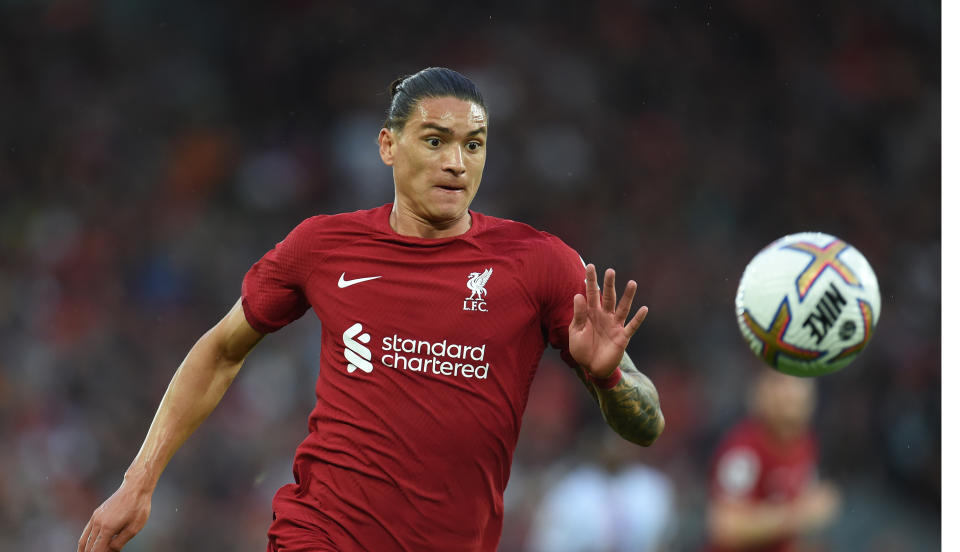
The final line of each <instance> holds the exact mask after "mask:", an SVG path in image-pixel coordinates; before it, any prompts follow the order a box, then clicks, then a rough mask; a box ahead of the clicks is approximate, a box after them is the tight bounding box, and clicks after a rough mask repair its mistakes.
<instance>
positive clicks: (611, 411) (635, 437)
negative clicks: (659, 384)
mask: <svg viewBox="0 0 960 552" xmlns="http://www.w3.org/2000/svg"><path fill="white" fill-rule="evenodd" d="M618 368H619V369H620V374H621V375H620V377H619V380H618V381H616V382H613V381H609V382H607V384H606V385H604V382H603V380H596V379H594V380H593V381H591V386H592V387H593V388H594V389H595V393H596V397H597V402H599V403H600V411H601V412H603V419H604V420H606V422H607V425H609V426H610V427H611V428H613V430H614V431H616V432H617V433H619V434H620V435H621V436H622V437H623V438H624V439H627V440H628V441H631V442H634V443H637V444H638V445H643V446H649V445H651V444H652V443H653V442H654V441H655V440H656V439H657V437H659V436H660V434H661V433H663V427H664V419H663V412H661V410H660V395H659V394H658V393H657V388H656V387H654V385H653V382H652V381H650V378H648V377H647V376H645V375H644V374H643V373H642V372H640V371H639V370H637V367H636V366H634V364H633V361H632V360H630V357H629V356H627V354H626V353H624V354H623V359H622V360H621V361H620V364H619V365H618ZM614 378H616V376H614ZM614 378H610V379H611V380H612V379H614ZM611 384H612V385H611Z"/></svg>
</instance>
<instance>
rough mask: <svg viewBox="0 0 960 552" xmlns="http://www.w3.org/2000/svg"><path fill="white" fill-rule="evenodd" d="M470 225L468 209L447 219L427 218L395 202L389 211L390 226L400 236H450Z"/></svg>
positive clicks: (434, 237) (461, 232) (468, 228)
mask: <svg viewBox="0 0 960 552" xmlns="http://www.w3.org/2000/svg"><path fill="white" fill-rule="evenodd" d="M470 225H471V219H470V212H469V211H467V212H466V213H464V214H463V215H462V216H460V217H457V218H455V219H451V220H449V221H446V220H445V221H431V220H427V219H425V218H423V217H419V216H417V215H415V214H413V213H408V212H406V211H405V210H404V209H402V208H398V207H397V204H396V203H394V204H393V210H392V211H390V227H391V228H393V230H394V232H396V233H397V234H400V235H401V236H409V237H414V238H426V239H438V238H451V237H454V236H459V235H460V234H464V233H466V232H467V230H470Z"/></svg>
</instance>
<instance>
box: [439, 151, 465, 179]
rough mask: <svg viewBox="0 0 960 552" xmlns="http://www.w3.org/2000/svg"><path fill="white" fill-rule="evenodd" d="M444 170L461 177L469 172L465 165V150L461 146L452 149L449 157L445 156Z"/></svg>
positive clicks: (448, 153)
mask: <svg viewBox="0 0 960 552" xmlns="http://www.w3.org/2000/svg"><path fill="white" fill-rule="evenodd" d="M443 170H445V171H447V172H449V173H452V174H453V175H454V176H460V175H462V174H463V173H465V172H467V166H466V165H465V164H464V163H463V148H462V147H461V146H460V145H455V146H453V147H452V148H450V149H449V151H448V152H447V155H446V156H444V158H443Z"/></svg>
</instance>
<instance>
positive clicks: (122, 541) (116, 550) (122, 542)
mask: <svg viewBox="0 0 960 552" xmlns="http://www.w3.org/2000/svg"><path fill="white" fill-rule="evenodd" d="M136 534H137V532H136V531H134V530H133V529H131V528H130V527H129V526H127V528H126V529H124V530H123V531H120V534H118V535H117V536H115V537H113V539H112V540H111V541H110V548H109V549H110V550H111V552H120V550H121V549H122V548H123V547H124V546H126V544H127V543H128V542H130V539H132V538H133V537H134V535H136Z"/></svg>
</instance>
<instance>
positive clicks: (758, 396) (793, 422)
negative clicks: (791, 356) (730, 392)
mask: <svg viewBox="0 0 960 552" xmlns="http://www.w3.org/2000/svg"><path fill="white" fill-rule="evenodd" d="M814 393H815V389H814V382H813V380H810V379H804V378H798V377H794V376H788V375H786V374H782V373H780V372H777V371H775V370H772V369H768V368H761V371H760V373H759V374H758V375H757V377H756V380H755V383H754V387H753V390H752V396H751V405H750V406H751V411H752V415H751V416H749V417H748V418H747V419H745V420H744V421H742V422H740V423H739V424H738V425H736V426H735V427H733V428H732V429H731V430H730V431H729V432H728V434H727V435H726V437H725V438H724V439H723V441H722V442H721V445H720V446H719V448H718V449H717V452H716V455H715V458H714V461H713V466H712V468H711V475H710V499H709V505H708V513H707V531H708V533H709V541H710V544H709V546H708V548H707V550H708V551H709V552H734V551H740V550H743V551H746V550H749V551H751V552H793V551H799V550H802V548H800V547H799V546H800V545H799V542H800V538H801V537H802V536H804V535H806V534H809V533H812V532H815V531H817V530H819V529H822V528H823V527H825V526H826V525H827V524H828V523H829V522H831V521H832V520H833V519H834V518H835V517H836V514H837V510H838V507H839V494H838V492H837V490H836V489H835V488H834V486H833V485H831V484H829V483H824V482H821V481H818V480H817V442H816V437H815V436H814V434H813V433H812V432H811V430H810V421H811V418H812V416H813V409H814V403H815V396H814Z"/></svg>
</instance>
